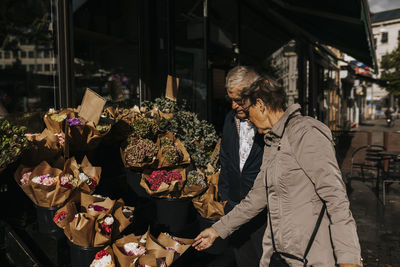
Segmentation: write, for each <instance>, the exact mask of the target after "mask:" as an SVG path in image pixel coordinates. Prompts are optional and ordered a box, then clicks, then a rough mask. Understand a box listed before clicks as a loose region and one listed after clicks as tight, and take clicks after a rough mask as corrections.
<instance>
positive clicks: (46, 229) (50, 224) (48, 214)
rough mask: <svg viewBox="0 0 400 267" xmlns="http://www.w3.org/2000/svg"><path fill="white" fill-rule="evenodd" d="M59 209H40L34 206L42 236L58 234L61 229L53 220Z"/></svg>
mask: <svg viewBox="0 0 400 267" xmlns="http://www.w3.org/2000/svg"><path fill="white" fill-rule="evenodd" d="M59 208H60V207H41V206H36V216H37V217H36V220H37V223H38V227H39V232H40V233H42V234H52V233H55V232H60V231H61V228H59V227H58V226H57V224H55V223H54V221H53V218H54V215H55V214H56V212H57V210H58V209H59Z"/></svg>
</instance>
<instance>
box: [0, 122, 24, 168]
mask: <svg viewBox="0 0 400 267" xmlns="http://www.w3.org/2000/svg"><path fill="white" fill-rule="evenodd" d="M25 132H26V127H18V126H12V125H11V124H10V123H9V122H8V121H6V120H0V172H1V171H2V170H4V169H5V168H6V167H7V166H8V165H9V164H11V163H13V162H15V161H16V160H17V159H18V158H19V156H20V155H21V153H23V152H24V151H25V150H26V149H27V148H28V147H29V142H28V140H27V139H26V138H25V136H24V134H25Z"/></svg>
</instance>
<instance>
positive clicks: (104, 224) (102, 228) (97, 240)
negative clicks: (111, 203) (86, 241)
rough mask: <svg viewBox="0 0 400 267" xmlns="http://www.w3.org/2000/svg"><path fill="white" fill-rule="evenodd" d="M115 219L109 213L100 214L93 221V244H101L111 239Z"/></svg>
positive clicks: (95, 245)
mask: <svg viewBox="0 0 400 267" xmlns="http://www.w3.org/2000/svg"><path fill="white" fill-rule="evenodd" d="M114 222H115V219H114V216H113V215H111V214H100V215H99V216H98V217H97V219H96V223H95V235H94V240H93V246H94V247H99V246H103V245H105V244H107V243H109V242H110V241H111V237H112V233H113V229H114V226H115V224H114Z"/></svg>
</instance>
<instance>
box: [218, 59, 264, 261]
mask: <svg viewBox="0 0 400 267" xmlns="http://www.w3.org/2000/svg"><path fill="white" fill-rule="evenodd" d="M259 77H260V76H259V74H258V73H257V72H256V71H254V70H253V69H252V68H249V67H245V66H237V67H235V68H233V69H231V70H230V71H229V73H228V75H227V77H226V84H225V86H226V90H227V99H228V100H229V101H230V102H231V103H232V111H230V112H229V113H228V114H227V116H226V118H225V122H224V129H223V135H222V142H221V150H220V161H221V174H220V178H219V192H220V194H221V198H222V200H224V201H227V204H226V208H225V212H226V213H227V212H229V211H230V210H231V209H233V207H234V206H235V205H236V204H238V203H239V202H240V201H241V200H242V199H243V198H244V197H245V196H246V195H247V193H248V192H249V190H250V189H251V188H252V186H253V183H254V180H255V178H256V177H257V174H258V172H259V170H260V166H261V162H262V156H263V150H264V143H263V142H264V141H263V137H262V135H260V134H258V133H257V130H256V128H255V127H254V125H253V124H251V123H250V122H249V121H248V120H247V118H246V117H247V114H246V112H245V111H244V110H243V107H242V104H243V103H242V101H241V99H240V93H241V90H242V89H243V88H245V87H248V86H250V85H251V84H252V83H253V82H254V81H256V80H257V79H258V78H259ZM265 226H266V222H265V216H263V215H262V214H260V215H259V216H257V217H256V218H254V219H253V220H252V221H250V222H249V223H247V224H245V225H244V226H242V227H241V229H240V230H239V231H238V232H237V233H236V234H235V235H233V236H232V237H231V239H230V245H231V247H232V248H233V251H234V254H235V259H236V264H237V266H258V265H259V261H260V257H261V255H262V245H261V241H262V236H263V232H264V230H265Z"/></svg>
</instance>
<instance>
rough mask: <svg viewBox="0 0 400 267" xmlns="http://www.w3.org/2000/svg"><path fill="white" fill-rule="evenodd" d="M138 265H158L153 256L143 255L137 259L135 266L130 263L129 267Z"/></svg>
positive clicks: (151, 266)
mask: <svg viewBox="0 0 400 267" xmlns="http://www.w3.org/2000/svg"><path fill="white" fill-rule="evenodd" d="M138 264H140V265H141V266H150V267H158V266H159V265H158V264H157V259H156V257H155V256H154V255H150V254H147V255H143V256H141V257H139V259H138V260H137V262H136V264H134V263H131V265H130V266H129V267H136V266H138Z"/></svg>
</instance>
